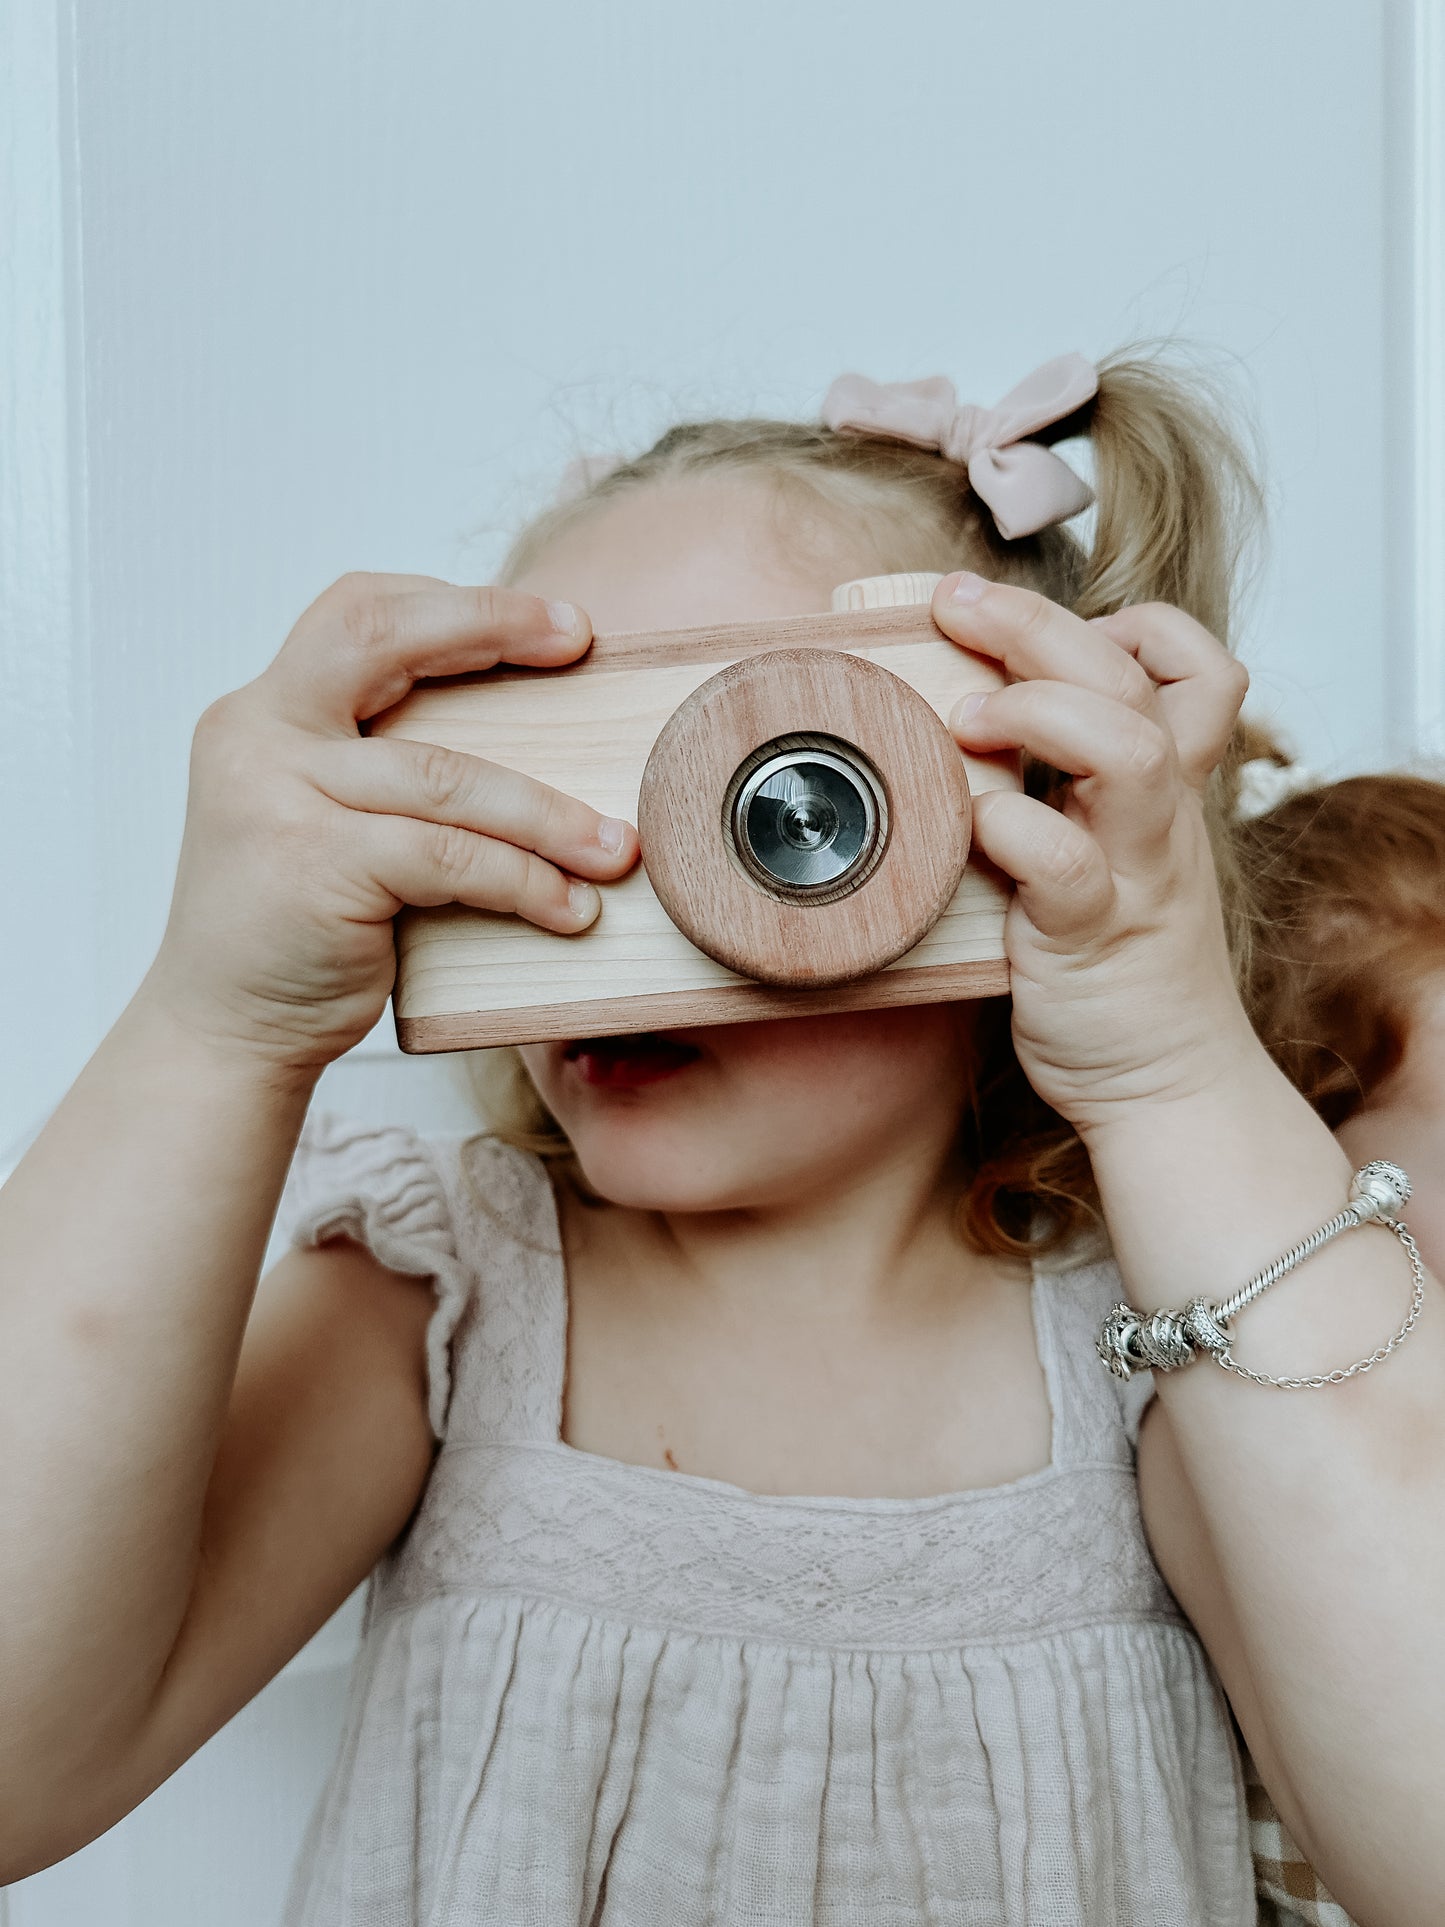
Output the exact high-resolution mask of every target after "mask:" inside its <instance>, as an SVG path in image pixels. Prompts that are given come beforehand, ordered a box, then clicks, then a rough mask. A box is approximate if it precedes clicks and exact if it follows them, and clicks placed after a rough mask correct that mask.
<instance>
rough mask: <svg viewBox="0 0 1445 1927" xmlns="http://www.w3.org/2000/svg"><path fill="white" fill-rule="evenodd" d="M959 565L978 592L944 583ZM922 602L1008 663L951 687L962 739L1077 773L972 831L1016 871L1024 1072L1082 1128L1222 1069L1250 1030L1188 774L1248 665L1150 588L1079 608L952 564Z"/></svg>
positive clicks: (985, 818)
mask: <svg viewBox="0 0 1445 1927" xmlns="http://www.w3.org/2000/svg"><path fill="white" fill-rule="evenodd" d="M960 580H961V581H962V583H963V586H964V588H965V591H967V590H969V589H970V588H971V587H972V588H975V589H976V590H977V595H976V599H974V600H963V601H957V600H951V599H950V598H951V596H952V592H953V590H954V588H955V585H956V584H957V583H958V582H959V581H960ZM933 615H934V619H935V620H936V621H937V623H938V624H939V626H940V628H942V629H943V630H944V632H945V633H946V634H947V635H949V636H951V637H952V638H953V639H954V640H955V641H956V642H958V643H961V644H962V645H963V646H964V647H965V648H968V649H971V650H974V651H976V652H977V653H978V654H980V655H985V656H989V657H991V658H992V659H993V660H995V661H996V662H998V663H999V664H1000V665H1001V666H1002V667H1003V668H1004V669H1006V670H1007V671H1008V673H1009V675H1010V676H1011V677H1015V678H1017V679H1018V680H1017V681H1014V682H1011V683H1010V684H1009V685H1008V686H1007V687H1006V688H1004V689H1001V690H999V691H997V692H996V693H995V694H993V695H989V696H987V697H985V698H983V699H982V700H981V701H980V700H979V699H978V698H976V697H971V698H967V699H965V702H964V703H962V704H960V705H959V708H958V710H956V711H955V712H954V714H953V716H952V717H951V718H950V725H951V727H952V730H953V733H954V736H955V738H956V739H957V741H958V742H959V743H960V744H961V745H962V746H963V747H964V748H965V749H968V750H970V751H973V752H974V753H986V752H988V751H994V750H1002V749H1010V748H1022V749H1026V750H1028V751H1030V752H1031V753H1032V754H1033V755H1035V756H1037V757H1039V758H1041V759H1042V760H1043V761H1044V762H1046V763H1051V764H1053V765H1054V767H1055V768H1057V769H1061V770H1065V771H1067V772H1068V773H1069V774H1070V775H1071V776H1073V778H1074V779H1075V780H1074V782H1073V784H1072V787H1071V791H1070V793H1069V796H1068V800H1067V802H1066V803H1065V805H1064V807H1063V809H1062V810H1058V809H1054V808H1052V807H1050V806H1049V805H1048V804H1045V803H1042V802H1039V801H1037V800H1035V799H1034V798H1031V797H1026V796H1021V795H1018V794H1015V793H1012V792H1008V791H1002V790H998V791H990V792H988V793H987V794H985V795H982V796H977V797H975V798H974V818H973V822H974V831H973V834H974V843H975V846H976V847H977V848H978V849H979V850H981V851H982V852H983V854H984V855H986V856H987V857H989V858H990V859H991V860H992V861H993V862H994V863H996V864H997V865H998V866H999V868H1000V869H1002V870H1004V871H1005V872H1007V874H1008V875H1009V876H1011V877H1013V878H1014V879H1015V880H1016V882H1017V884H1018V891H1017V894H1016V896H1015V898H1014V900H1013V902H1012V903H1011V905H1010V906H1009V912H1008V919H1007V923H1006V926H1005V935H1006V942H1007V947H1008V956H1009V962H1010V965H1011V966H1012V973H1013V1034H1014V1044H1015V1048H1016V1049H1017V1051H1018V1056H1019V1061H1020V1063H1021V1064H1022V1065H1023V1068H1024V1072H1025V1074H1026V1075H1027V1077H1028V1079H1029V1082H1030V1083H1031V1084H1032V1085H1033V1086H1034V1088H1035V1090H1037V1091H1038V1093H1039V1095H1040V1096H1041V1097H1043V1098H1044V1099H1045V1100H1046V1101H1047V1102H1048V1103H1050V1104H1052V1105H1053V1106H1054V1108H1055V1109H1056V1110H1058V1111H1060V1112H1061V1113H1062V1114H1063V1116H1065V1117H1066V1118H1067V1119H1068V1120H1069V1121H1070V1123H1072V1124H1073V1125H1074V1127H1075V1128H1076V1129H1077V1130H1078V1131H1079V1132H1080V1134H1081V1135H1083V1136H1084V1137H1086V1138H1087V1136H1088V1134H1089V1132H1090V1130H1091V1129H1092V1128H1094V1127H1096V1126H1097V1125H1099V1124H1101V1123H1103V1122H1104V1121H1105V1120H1106V1119H1110V1118H1113V1117H1115V1116H1117V1115H1118V1114H1119V1112H1120V1110H1121V1107H1123V1106H1133V1105H1137V1104H1140V1103H1149V1102H1151V1101H1157V1100H1167V1099H1169V1098H1172V1097H1176V1096H1184V1095H1190V1094H1192V1093H1194V1092H1196V1091H1197V1090H1199V1089H1200V1088H1201V1087H1202V1086H1205V1085H1211V1084H1217V1083H1218V1082H1219V1081H1220V1080H1221V1079H1227V1078H1229V1076H1230V1075H1231V1072H1232V1071H1233V1070H1234V1069H1235V1068H1236V1067H1237V1066H1238V1065H1240V1064H1241V1063H1242V1062H1244V1061H1246V1054H1248V1053H1251V1052H1253V1053H1256V1054H1258V1053H1260V1052H1261V1051H1262V1047H1261V1046H1260V1045H1259V1044H1258V1042H1257V1040H1256V1039H1255V1036H1254V1033H1253V1031H1252V1030H1251V1028H1250V1025H1249V1021H1248V1018H1247V1017H1246V1015H1245V1013H1244V1009H1243V1006H1242V1005H1241V1004H1240V1001H1239V998H1238V995H1237V993H1236V990H1235V986H1234V980H1233V976H1232V973H1231V969H1230V962H1229V955H1228V950H1227V946H1226V941H1225V933H1224V922H1223V917H1222V914H1221V911H1220V903H1219V891H1218V886H1217V883H1216V880H1215V873H1214V865H1213V861H1212V858H1211V855H1210V848H1209V839H1208V836H1207V834H1206V831H1205V824H1204V813H1203V809H1202V806H1201V792H1202V790H1203V787H1204V784H1205V782H1206V780H1207V778H1208V776H1209V774H1210V772H1211V771H1212V770H1213V768H1214V766H1215V764H1216V763H1217V762H1218V761H1219V759H1220V756H1221V755H1222V754H1223V751H1224V747H1225V744H1226V742H1227V741H1228V739H1229V734H1230V731H1231V729H1232V728H1233V725H1234V721H1235V718H1236V716H1237V715H1238V713H1239V707H1240V704H1241V703H1242V702H1243V700H1244V694H1245V690H1246V688H1247V687H1248V682H1249V678H1248V676H1247V674H1246V672H1245V670H1244V669H1243V668H1242V666H1241V665H1240V664H1239V663H1238V662H1236V661H1235V659H1234V658H1233V657H1232V656H1230V655H1229V654H1228V653H1227V652H1226V650H1225V649H1224V648H1223V646H1222V645H1221V644H1220V643H1218V642H1216V641H1215V639H1214V637H1213V636H1211V635H1210V634H1209V633H1208V631H1207V630H1205V629H1202V628H1201V627H1200V625H1199V624H1198V623H1197V622H1195V621H1194V620H1193V618H1192V617H1190V616H1187V615H1185V614H1183V612H1182V611H1180V610H1178V609H1174V608H1170V607H1168V606H1166V605H1165V604H1162V603H1153V604H1149V605H1146V606H1142V607H1137V608H1129V609H1124V610H1121V611H1120V612H1119V613H1118V614H1117V615H1112V616H1107V617H1101V618H1099V619H1098V620H1096V621H1094V622H1083V621H1081V620H1080V619H1079V618H1078V617H1077V616H1073V615H1070V614H1069V613H1068V612H1067V611H1066V610H1064V609H1061V608H1059V607H1058V606H1057V605H1056V604H1054V603H1052V602H1049V601H1047V600H1046V599H1045V598H1044V597H1042V596H1039V595H1036V594H1034V593H1032V592H1031V591H1029V590H1026V589H1017V588H1011V587H1007V586H1005V585H1003V584H998V583H983V582H981V581H980V580H979V578H977V577H975V576H967V575H965V576H963V577H962V578H960V577H958V576H956V575H950V576H947V577H945V578H944V580H943V581H942V582H941V583H940V584H939V585H938V588H937V589H936V591H935V593H934V598H933ZM970 704H974V705H976V706H975V707H974V709H973V713H971V714H969V715H967V716H965V715H964V714H963V713H962V712H963V710H964V709H966V708H968V707H969V705H970Z"/></svg>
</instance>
